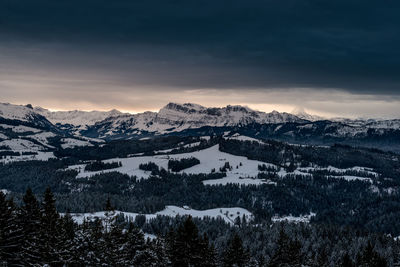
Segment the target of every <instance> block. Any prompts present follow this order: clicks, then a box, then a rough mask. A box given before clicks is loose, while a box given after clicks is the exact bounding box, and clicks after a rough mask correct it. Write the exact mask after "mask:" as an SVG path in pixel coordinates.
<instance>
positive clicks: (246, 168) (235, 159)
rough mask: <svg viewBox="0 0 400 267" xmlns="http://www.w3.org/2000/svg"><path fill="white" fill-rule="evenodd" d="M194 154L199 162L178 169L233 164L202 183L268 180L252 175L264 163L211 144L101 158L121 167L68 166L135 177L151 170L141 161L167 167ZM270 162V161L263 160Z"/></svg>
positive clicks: (207, 169)
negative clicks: (220, 175)
mask: <svg viewBox="0 0 400 267" xmlns="http://www.w3.org/2000/svg"><path fill="white" fill-rule="evenodd" d="M190 157H195V158H197V159H199V160H200V164H198V165H195V166H193V167H191V168H188V169H185V170H183V171H181V173H183V172H184V173H188V174H200V173H210V172H211V170H212V169H215V170H216V171H219V168H220V167H222V166H224V164H225V162H229V164H230V165H231V166H232V170H227V172H226V177H225V178H222V179H217V180H206V181H204V184H210V185H215V184H223V185H225V184H228V183H237V184H262V183H267V182H266V181H263V180H260V179H255V178H254V177H257V174H258V165H261V164H266V163H263V162H260V161H256V160H249V159H247V158H246V157H241V156H234V155H231V154H228V153H225V152H221V151H219V146H218V145H215V146H213V147H210V148H207V149H204V150H200V151H196V152H191V153H183V154H171V155H156V156H145V157H131V158H113V159H108V160H105V161H104V162H121V163H122V167H119V168H115V169H108V170H104V171H98V172H86V171H84V167H85V164H81V165H74V166H70V167H69V168H70V169H75V170H78V172H79V173H78V176H77V178H83V177H91V176H93V175H95V174H98V173H102V172H112V171H118V172H120V173H124V174H128V175H131V176H137V177H138V178H144V179H146V178H148V177H149V176H150V172H147V171H143V170H140V169H139V165H140V164H142V163H148V162H154V163H155V164H157V165H158V166H159V167H161V168H164V169H167V168H168V160H169V159H182V158H190ZM266 165H271V166H274V165H272V164H266Z"/></svg>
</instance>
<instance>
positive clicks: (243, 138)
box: [226, 133, 264, 144]
mask: <svg viewBox="0 0 400 267" xmlns="http://www.w3.org/2000/svg"><path fill="white" fill-rule="evenodd" d="M226 139H231V140H239V141H251V142H257V143H259V144H264V142H262V141H260V140H258V139H256V138H253V137H249V136H245V135H240V134H238V133H235V134H234V135H232V136H230V137H227V138H226Z"/></svg>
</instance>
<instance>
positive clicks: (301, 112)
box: [291, 107, 325, 121]
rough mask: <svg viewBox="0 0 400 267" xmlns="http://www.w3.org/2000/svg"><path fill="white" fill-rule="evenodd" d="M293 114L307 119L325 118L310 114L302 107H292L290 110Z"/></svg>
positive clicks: (318, 119)
mask: <svg viewBox="0 0 400 267" xmlns="http://www.w3.org/2000/svg"><path fill="white" fill-rule="evenodd" d="M291 113H292V114H293V115H296V116H297V117H299V118H301V119H304V120H308V121H320V120H325V118H323V117H321V116H318V115H311V114H309V113H307V112H306V110H305V109H304V108H303V107H296V108H294V109H293V111H292V112H291Z"/></svg>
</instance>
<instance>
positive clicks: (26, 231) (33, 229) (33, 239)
mask: <svg viewBox="0 0 400 267" xmlns="http://www.w3.org/2000/svg"><path fill="white" fill-rule="evenodd" d="M23 201H24V205H23V206H22V207H21V213H20V214H19V218H18V221H19V223H21V226H22V229H23V243H22V252H21V258H22V262H23V263H24V264H25V265H34V264H37V265H39V264H40V265H43V264H44V262H43V261H42V255H41V251H42V244H43V242H42V240H41V239H40V238H41V235H40V229H41V224H40V219H41V218H40V217H41V214H40V208H39V203H38V201H37V200H36V197H35V196H34V195H33V192H32V190H31V189H30V188H28V189H27V190H26V193H25V195H24V197H23Z"/></svg>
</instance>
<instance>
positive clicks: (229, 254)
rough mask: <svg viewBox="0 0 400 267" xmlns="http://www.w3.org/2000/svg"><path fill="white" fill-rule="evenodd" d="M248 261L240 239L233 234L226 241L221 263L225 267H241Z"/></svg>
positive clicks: (248, 255) (248, 257)
mask: <svg viewBox="0 0 400 267" xmlns="http://www.w3.org/2000/svg"><path fill="white" fill-rule="evenodd" d="M249 260H250V254H249V252H248V251H247V250H246V249H244V247H243V242H242V239H241V238H240V237H239V235H238V234H237V233H235V234H234V235H233V236H232V237H231V238H230V240H229V241H228V244H227V248H226V250H225V252H224V257H223V263H224V266H226V267H233V266H238V267H243V266H246V264H247V263H248V262H249Z"/></svg>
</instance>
